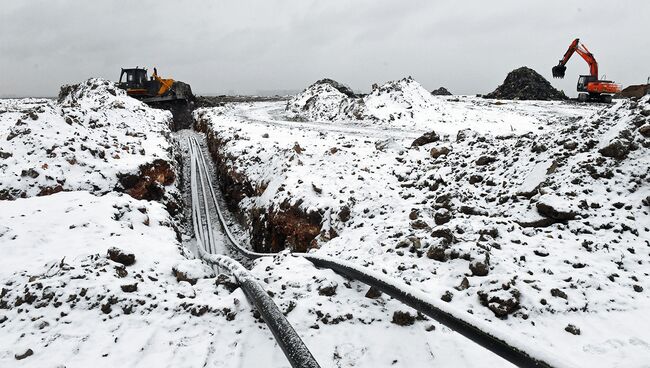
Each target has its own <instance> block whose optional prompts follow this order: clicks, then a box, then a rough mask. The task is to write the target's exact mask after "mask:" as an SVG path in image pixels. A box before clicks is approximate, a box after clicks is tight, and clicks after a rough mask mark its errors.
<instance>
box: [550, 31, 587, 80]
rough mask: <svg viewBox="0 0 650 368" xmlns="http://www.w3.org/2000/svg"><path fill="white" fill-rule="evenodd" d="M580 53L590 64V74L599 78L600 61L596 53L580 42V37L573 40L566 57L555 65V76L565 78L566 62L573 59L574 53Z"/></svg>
mask: <svg viewBox="0 0 650 368" xmlns="http://www.w3.org/2000/svg"><path fill="white" fill-rule="evenodd" d="M574 52H575V53H578V55H580V56H581V57H582V58H583V59H584V60H585V61H586V62H587V64H589V74H590V75H591V76H592V77H594V78H596V79H597V78H598V62H596V58H594V55H593V54H592V53H591V52H590V51H589V49H587V47H586V46H585V45H583V44H581V43H580V39H579V38H576V39H575V40H573V42H571V45H570V46H569V49H568V50H567V51H566V52H565V53H564V57H563V58H562V59H560V62H559V63H558V64H557V65H556V66H554V67H553V77H554V78H564V73H565V72H566V63H567V62H568V61H569V59H571V56H573V53H574Z"/></svg>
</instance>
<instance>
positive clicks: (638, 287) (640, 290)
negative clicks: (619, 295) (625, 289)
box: [632, 285, 643, 293]
mask: <svg viewBox="0 0 650 368" xmlns="http://www.w3.org/2000/svg"><path fill="white" fill-rule="evenodd" d="M632 288H633V289H634V291H636V292H637V293H640V292H642V291H643V287H642V286H641V285H634V286H632Z"/></svg>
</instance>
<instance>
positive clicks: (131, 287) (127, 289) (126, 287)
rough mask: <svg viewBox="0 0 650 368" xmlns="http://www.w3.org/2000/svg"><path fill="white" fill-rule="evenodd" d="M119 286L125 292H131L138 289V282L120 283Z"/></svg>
mask: <svg viewBox="0 0 650 368" xmlns="http://www.w3.org/2000/svg"><path fill="white" fill-rule="evenodd" d="M120 288H121V289H122V291H123V292H125V293H132V292H134V291H137V290H138V283H137V282H136V283H133V284H126V285H121V286H120Z"/></svg>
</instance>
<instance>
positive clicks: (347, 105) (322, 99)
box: [286, 79, 362, 120]
mask: <svg viewBox="0 0 650 368" xmlns="http://www.w3.org/2000/svg"><path fill="white" fill-rule="evenodd" d="M360 109H362V106H360V105H359V100H358V99H357V98H356V96H355V95H354V92H353V91H352V90H351V89H350V88H349V87H347V86H344V85H342V84H340V83H338V82H336V81H334V80H332V79H321V80H319V81H317V82H316V83H314V84H312V85H311V86H309V87H307V88H306V89H305V90H304V91H302V92H301V93H299V94H297V95H296V96H294V97H293V98H292V99H290V100H289V101H288V102H287V107H286V110H287V111H288V112H290V113H292V114H294V115H295V116H298V117H304V118H307V119H309V120H339V119H342V118H345V119H358V118H360V116H361V114H362V112H361V111H360Z"/></svg>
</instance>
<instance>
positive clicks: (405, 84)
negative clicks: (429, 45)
mask: <svg viewBox="0 0 650 368" xmlns="http://www.w3.org/2000/svg"><path fill="white" fill-rule="evenodd" d="M363 102H364V104H365V106H366V109H367V112H368V114H369V117H370V118H372V119H377V120H381V121H394V120H419V121H421V120H427V119H428V118H429V117H430V116H432V114H435V110H436V107H437V105H439V104H441V103H443V104H444V103H445V102H444V101H442V100H440V99H436V98H435V97H433V96H432V95H431V93H430V92H429V91H427V90H426V89H425V88H424V87H422V86H421V85H420V83H418V82H416V81H415V80H414V79H413V78H411V77H407V78H403V79H400V80H397V81H390V82H386V83H385V84H383V85H382V86H379V87H377V88H375V89H373V91H372V92H371V93H370V94H369V95H368V96H366V97H364V99H363Z"/></svg>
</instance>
